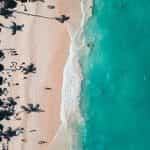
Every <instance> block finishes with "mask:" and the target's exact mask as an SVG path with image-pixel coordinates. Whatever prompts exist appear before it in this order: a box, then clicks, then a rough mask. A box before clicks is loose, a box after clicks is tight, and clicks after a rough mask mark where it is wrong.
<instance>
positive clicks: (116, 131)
mask: <svg viewBox="0 0 150 150" xmlns="http://www.w3.org/2000/svg"><path fill="white" fill-rule="evenodd" d="M93 4H94V6H93V16H92V17H91V18H90V19H89V21H88V23H87V24H86V27H85V36H86V42H87V43H89V44H90V53H89V55H88V56H86V57H82V59H81V63H82V70H83V76H84V80H83V82H82V91H81V105H80V107H81V110H82V115H83V117H84V119H85V126H84V127H83V129H82V130H81V133H80V141H81V143H80V146H81V149H82V150H150V0H93Z"/></svg>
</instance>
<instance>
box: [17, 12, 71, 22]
mask: <svg viewBox="0 0 150 150" xmlns="http://www.w3.org/2000/svg"><path fill="white" fill-rule="evenodd" d="M14 12H15V13H17V14H22V15H27V16H33V17H39V18H43V19H50V20H56V21H58V22H60V23H64V22H65V21H67V20H69V19H70V17H69V16H66V15H64V14H63V15H60V16H59V17H46V16H42V15H35V14H31V13H26V12H22V11H17V10H15V11H14Z"/></svg>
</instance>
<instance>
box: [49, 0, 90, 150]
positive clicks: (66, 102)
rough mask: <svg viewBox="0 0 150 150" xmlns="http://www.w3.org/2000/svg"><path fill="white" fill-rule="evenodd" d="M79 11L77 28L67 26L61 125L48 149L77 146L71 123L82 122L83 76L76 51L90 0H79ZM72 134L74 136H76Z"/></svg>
mask: <svg viewBox="0 0 150 150" xmlns="http://www.w3.org/2000/svg"><path fill="white" fill-rule="evenodd" d="M86 2H87V1H86ZM80 11H81V15H82V18H81V19H80V26H79V28H78V29H76V32H75V31H74V32H73V30H72V29H71V26H69V24H68V32H69V35H70V39H71V42H70V43H71V44H70V48H69V56H68V59H67V62H66V64H65V67H64V73H63V87H62V100H61V113H60V115H61V125H60V127H59V129H58V131H57V133H56V136H55V137H54V139H53V140H52V142H51V144H50V148H49V150H58V144H61V145H62V146H63V149H62V146H59V147H61V149H62V150H73V149H74V148H75V147H76V148H77V146H78V145H77V138H78V134H76V133H75V129H73V128H72V125H73V124H78V125H80V124H83V123H84V120H83V118H82V116H81V114H80V109H79V101H80V92H81V82H82V80H83V77H82V71H81V66H80V64H79V56H78V55H79V54H78V53H79V49H83V43H84V41H83V39H82V37H83V27H84V24H85V23H86V22H87V20H88V18H89V17H90V16H92V0H88V2H87V3H86V4H85V1H84V0H81V1H80ZM78 37H79V38H78ZM76 45H78V46H76ZM71 88H72V90H71ZM68 91H69V92H68ZM74 91H75V92H74ZM68 93H69V94H68ZM68 106H69V107H68ZM64 135H65V137H67V140H66V139H65V140H64V139H63V137H64ZM74 136H76V138H75V137H74ZM75 141H76V142H75ZM74 146H75V147H74ZM73 147H74V148H73Z"/></svg>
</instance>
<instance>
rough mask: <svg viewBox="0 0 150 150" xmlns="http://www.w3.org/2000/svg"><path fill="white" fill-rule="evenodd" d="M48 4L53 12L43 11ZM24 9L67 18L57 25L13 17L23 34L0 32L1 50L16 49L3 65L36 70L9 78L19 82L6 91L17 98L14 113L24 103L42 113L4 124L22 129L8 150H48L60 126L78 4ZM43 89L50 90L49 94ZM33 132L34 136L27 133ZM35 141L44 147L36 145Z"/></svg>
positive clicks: (64, 1)
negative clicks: (62, 96) (18, 97)
mask: <svg viewBox="0 0 150 150" xmlns="http://www.w3.org/2000/svg"><path fill="white" fill-rule="evenodd" d="M48 4H51V5H55V7H56V8H55V9H53V10H50V9H48V8H47V7H46V6H47V5H48ZM27 7H28V10H29V12H30V13H32V14H40V15H43V16H50V17H51V16H52V17H53V16H59V15H62V14H66V15H68V16H70V20H69V21H68V22H66V23H64V24H61V23H59V22H57V21H55V20H46V19H42V18H38V17H32V16H26V15H20V14H16V19H15V21H16V22H17V23H18V24H24V26H25V27H24V30H23V31H22V32H18V33H17V34H16V35H15V36H11V32H10V31H8V30H3V32H2V33H1V35H0V39H1V41H2V43H1V48H4V47H5V48H6V47H7V48H16V49H17V51H18V53H19V56H16V57H12V56H7V59H6V60H5V61H4V64H6V65H7V66H9V65H10V62H11V61H16V62H18V64H21V63H22V62H25V63H26V64H30V63H34V64H35V66H36V67H37V72H36V73H35V74H32V75H29V76H28V78H27V79H26V80H24V79H23V75H22V74H20V73H17V72H16V73H14V74H13V78H12V79H11V80H12V82H19V83H20V86H19V87H10V89H9V96H18V95H19V96H20V97H21V98H20V100H19V102H18V110H17V111H18V112H19V111H20V109H19V106H21V105H23V104H28V103H34V104H37V103H38V104H40V106H41V108H42V109H44V111H45V112H42V113H32V114H24V113H23V114H21V115H20V116H19V117H21V120H12V121H9V122H7V121H4V124H6V125H7V126H8V125H11V126H13V127H18V126H19V127H20V126H21V127H23V128H24V129H25V133H24V134H22V135H21V136H19V137H16V138H14V139H13V140H12V141H11V142H10V144H9V150H16V149H17V150H34V149H36V150H48V149H49V148H48V147H49V145H50V144H51V141H52V139H53V138H54V137H55V135H56V133H57V130H58V129H59V127H60V125H61V121H60V109H61V106H60V105H61V90H62V81H63V70H64V65H65V63H66V61H67V57H68V54H69V47H70V35H69V32H70V29H71V30H74V31H75V30H76V28H77V27H78V25H79V22H80V19H81V14H80V1H79V0H77V1H73V0H55V1H54V0H51V1H47V2H46V3H44V4H42V3H40V2H38V3H36V4H28V5H27ZM1 21H3V22H5V23H6V24H10V22H9V21H8V20H6V19H3V18H1ZM12 21H13V19H12ZM69 27H71V28H69ZM45 88H51V90H46V89H45ZM33 129H34V130H36V132H34V133H31V132H29V131H30V130H33ZM22 140H23V142H22ZM39 141H46V142H47V143H45V144H41V145H40V144H38V142H39ZM57 150H59V149H57Z"/></svg>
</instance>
